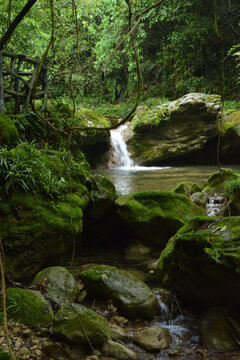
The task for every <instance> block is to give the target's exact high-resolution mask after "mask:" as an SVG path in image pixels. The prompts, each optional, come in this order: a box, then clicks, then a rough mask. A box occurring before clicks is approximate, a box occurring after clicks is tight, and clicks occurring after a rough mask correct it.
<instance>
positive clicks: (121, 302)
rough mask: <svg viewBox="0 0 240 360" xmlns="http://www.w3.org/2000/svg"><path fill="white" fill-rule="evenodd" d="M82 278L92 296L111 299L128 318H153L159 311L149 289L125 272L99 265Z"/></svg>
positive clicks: (85, 272) (82, 275)
mask: <svg viewBox="0 0 240 360" xmlns="http://www.w3.org/2000/svg"><path fill="white" fill-rule="evenodd" d="M80 277H81V279H82V281H83V283H84V284H85V286H86V289H87V290H88V292H89V293H90V294H91V295H93V296H94V297H95V298H102V299H111V300H112V301H113V303H114V304H115V305H116V306H117V308H118V310H119V312H120V313H122V314H123V315H124V316H126V317H128V318H152V317H153V316H154V315H155V313H156V311H157V309H158V303H157V299H156V297H155V296H154V295H153V293H152V292H151V290H150V289H149V287H148V286H147V285H146V284H145V283H144V282H142V281H140V280H138V279H137V278H135V277H133V276H132V275H130V274H129V273H127V272H126V271H124V270H119V269H117V268H115V267H113V266H108V265H97V266H93V267H91V268H90V269H89V270H86V271H84V272H82V273H81V274H80Z"/></svg>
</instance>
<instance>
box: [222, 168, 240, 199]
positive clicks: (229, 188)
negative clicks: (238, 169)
mask: <svg viewBox="0 0 240 360" xmlns="http://www.w3.org/2000/svg"><path fill="white" fill-rule="evenodd" d="M234 175H235V176H234V177H232V178H231V179H228V180H226V181H225V182H224V189H225V192H226V195H227V196H230V195H231V194H232V193H233V192H235V191H240V174H236V173H235V174H234Z"/></svg>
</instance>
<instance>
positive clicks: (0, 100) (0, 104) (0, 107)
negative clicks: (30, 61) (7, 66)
mask: <svg viewBox="0 0 240 360" xmlns="http://www.w3.org/2000/svg"><path fill="white" fill-rule="evenodd" d="M0 114H4V92H3V64H2V52H1V51H0Z"/></svg>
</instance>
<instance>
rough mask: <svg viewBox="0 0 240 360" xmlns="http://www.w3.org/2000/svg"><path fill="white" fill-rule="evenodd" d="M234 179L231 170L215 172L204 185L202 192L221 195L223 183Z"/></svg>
mask: <svg viewBox="0 0 240 360" xmlns="http://www.w3.org/2000/svg"><path fill="white" fill-rule="evenodd" d="M235 177H236V176H235V175H234V173H233V171H232V170H231V169H221V171H220V173H219V171H217V172H216V173H214V174H212V175H211V176H210V177H209V178H208V180H207V181H206V183H205V184H204V187H203V191H204V192H206V193H213V192H215V193H223V192H224V182H225V181H226V180H229V179H232V178H235Z"/></svg>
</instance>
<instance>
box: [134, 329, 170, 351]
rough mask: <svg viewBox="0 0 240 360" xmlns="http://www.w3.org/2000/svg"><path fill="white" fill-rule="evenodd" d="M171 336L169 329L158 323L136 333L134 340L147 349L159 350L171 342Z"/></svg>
mask: <svg viewBox="0 0 240 360" xmlns="http://www.w3.org/2000/svg"><path fill="white" fill-rule="evenodd" d="M170 339H171V336H170V334H169V331H168V330H167V329H164V328H162V327H161V326H158V325H153V326H150V327H148V328H146V329H143V330H141V331H138V332H137V333H136V334H134V337H133V340H134V341H135V342H136V343H137V344H138V345H140V346H142V347H143V348H144V349H145V350H148V351H159V350H163V349H166V348H167V347H168V346H169V344H170Z"/></svg>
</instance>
